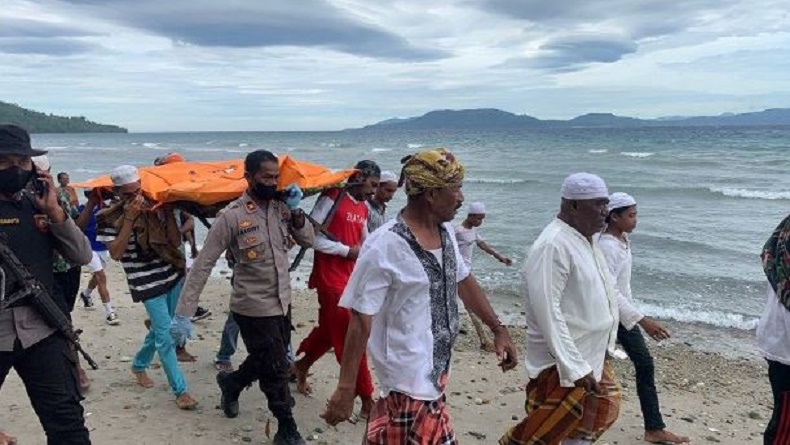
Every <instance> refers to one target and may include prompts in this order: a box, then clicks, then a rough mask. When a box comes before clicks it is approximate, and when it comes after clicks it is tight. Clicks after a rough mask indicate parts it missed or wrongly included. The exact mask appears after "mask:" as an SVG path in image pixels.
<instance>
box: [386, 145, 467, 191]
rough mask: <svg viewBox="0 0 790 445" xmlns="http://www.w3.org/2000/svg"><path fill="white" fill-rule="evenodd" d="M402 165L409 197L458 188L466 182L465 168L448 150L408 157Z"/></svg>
mask: <svg viewBox="0 0 790 445" xmlns="http://www.w3.org/2000/svg"><path fill="white" fill-rule="evenodd" d="M401 163H402V164H403V171H402V173H401V181H403V184H404V185H405V186H406V195H408V196H415V195H419V194H421V193H423V192H425V191H427V190H429V189H436V188H444V187H458V186H460V185H461V182H463V180H464V166H463V165H461V163H460V162H458V159H457V158H456V157H455V156H454V155H453V154H452V153H450V151H449V150H447V149H446V148H437V149H434V150H429V151H423V152H420V153H417V154H415V155H411V156H407V157H405V158H403V160H401Z"/></svg>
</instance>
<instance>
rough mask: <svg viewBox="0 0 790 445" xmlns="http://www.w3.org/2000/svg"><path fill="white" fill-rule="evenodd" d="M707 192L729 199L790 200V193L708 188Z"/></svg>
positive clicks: (786, 191) (785, 191)
mask: <svg viewBox="0 0 790 445" xmlns="http://www.w3.org/2000/svg"><path fill="white" fill-rule="evenodd" d="M708 190H709V191H711V192H713V193H718V194H721V195H724V196H729V197H731V198H745V199H765V200H769V201H778V200H790V191H788V190H782V191H771V190H749V189H739V188H729V187H710V188H708Z"/></svg>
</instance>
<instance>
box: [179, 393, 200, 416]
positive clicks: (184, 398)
mask: <svg viewBox="0 0 790 445" xmlns="http://www.w3.org/2000/svg"><path fill="white" fill-rule="evenodd" d="M176 405H178V408H179V409H183V410H186V411H190V410H193V409H196V408H197V406H198V401H197V400H196V399H195V398H194V397H192V396H191V395H189V393H187V392H185V393H184V394H181V395H180V396H178V397H176Z"/></svg>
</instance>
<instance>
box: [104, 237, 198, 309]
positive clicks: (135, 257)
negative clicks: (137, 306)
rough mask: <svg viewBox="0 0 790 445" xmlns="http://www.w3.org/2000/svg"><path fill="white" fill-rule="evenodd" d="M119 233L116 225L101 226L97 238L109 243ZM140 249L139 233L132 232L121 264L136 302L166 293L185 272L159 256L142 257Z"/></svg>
mask: <svg viewBox="0 0 790 445" xmlns="http://www.w3.org/2000/svg"><path fill="white" fill-rule="evenodd" d="M117 235H118V231H117V230H116V229H115V228H114V227H102V226H100V227H99V228H98V230H97V234H96V240H97V241H100V242H103V243H105V244H109V243H111V242H112V241H113V240H115V237H116V236H117ZM139 250H140V246H139V245H138V244H137V234H135V233H134V232H132V234H131V235H130V236H129V244H128V245H127V246H126V251H125V252H124V253H123V256H122V257H121V265H122V266H123V271H124V272H126V281H127V283H128V284H129V291H130V292H131V294H132V301H134V302H135V303H139V302H141V301H145V300H148V299H151V298H154V297H158V296H160V295H164V294H166V293H167V292H168V291H170V290H171V289H172V288H173V287H174V286H175V285H176V284H178V282H179V281H180V280H181V279H182V278H183V274H182V273H181V272H179V271H178V269H177V268H176V267H175V266H173V265H172V264H170V263H167V262H165V261H164V260H162V259H161V258H159V257H155V258H153V259H145V260H143V259H140V258H139Z"/></svg>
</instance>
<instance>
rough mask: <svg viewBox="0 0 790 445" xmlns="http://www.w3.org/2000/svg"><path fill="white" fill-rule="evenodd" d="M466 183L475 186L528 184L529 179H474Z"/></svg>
mask: <svg viewBox="0 0 790 445" xmlns="http://www.w3.org/2000/svg"><path fill="white" fill-rule="evenodd" d="M466 182H472V183H475V184H526V183H528V182H529V179H493V178H472V179H468V180H467V181H466Z"/></svg>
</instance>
